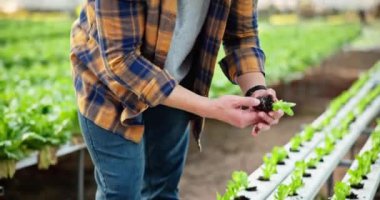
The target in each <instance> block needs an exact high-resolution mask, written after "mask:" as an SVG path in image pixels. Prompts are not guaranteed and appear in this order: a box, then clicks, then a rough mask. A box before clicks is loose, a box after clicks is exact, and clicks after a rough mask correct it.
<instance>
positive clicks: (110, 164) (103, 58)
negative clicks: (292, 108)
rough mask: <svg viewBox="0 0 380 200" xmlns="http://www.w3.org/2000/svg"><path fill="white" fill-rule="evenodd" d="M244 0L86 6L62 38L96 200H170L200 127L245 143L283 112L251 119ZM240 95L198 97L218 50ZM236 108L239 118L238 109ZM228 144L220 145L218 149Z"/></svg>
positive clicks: (258, 74)
mask: <svg viewBox="0 0 380 200" xmlns="http://www.w3.org/2000/svg"><path fill="white" fill-rule="evenodd" d="M256 7H257V2H256V1H254V0H144V1H143V0H87V1H86V3H85V5H84V7H83V10H82V11H81V14H80V16H79V19H78V20H76V22H75V23H74V24H73V27H72V33H71V57H70V58H71V62H72V72H73V80H74V85H75V90H76V97H77V104H78V109H79V121H80V125H81V129H82V132H83V136H84V139H85V142H86V144H87V148H88V151H89V153H90V156H91V159H92V161H93V163H94V173H95V180H96V183H97V191H96V199H128V200H134V199H178V182H179V180H180V177H181V174H182V170H183V167H184V164H185V159H186V153H187V148H188V144H189V134H190V132H191V133H193V134H194V136H195V139H196V141H197V143H198V145H199V147H200V137H201V132H202V129H203V124H204V119H205V118H211V119H216V120H220V121H222V122H225V123H228V124H230V125H233V126H235V127H238V128H246V127H252V134H253V135H256V134H258V133H259V132H260V131H264V130H267V129H269V128H270V126H272V125H274V124H276V123H278V120H279V119H280V118H281V116H282V115H283V113H282V112H281V111H278V112H269V113H264V112H258V111H256V110H255V109H253V107H254V106H257V105H258V104H259V100H258V99H257V97H259V96H263V95H272V97H273V98H274V99H276V94H275V92H274V90H272V89H267V88H266V87H265V77H264V57H265V56H264V53H263V51H262V50H261V49H260V44H259V39H258V30H257V12H256ZM222 43H223V45H224V50H225V53H226V56H225V58H223V59H222V60H221V61H220V65H221V67H222V70H223V72H224V73H225V75H226V76H227V77H228V78H229V80H230V81H231V82H232V83H234V84H238V85H239V86H240V87H241V90H242V92H243V93H247V91H248V93H249V94H248V96H247V97H244V96H236V95H227V94H226V95H225V96H222V97H220V98H216V99H210V98H208V97H207V96H208V91H209V88H210V84H211V79H212V75H213V71H214V66H215V65H216V59H217V54H218V50H219V48H220V46H221V44H222ZM243 107H245V109H242V108H243ZM226 142H228V141H226Z"/></svg>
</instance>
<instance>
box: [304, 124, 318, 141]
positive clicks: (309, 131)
mask: <svg viewBox="0 0 380 200" xmlns="http://www.w3.org/2000/svg"><path fill="white" fill-rule="evenodd" d="M303 132H304V134H303V135H302V140H303V141H304V142H310V141H311V139H313V137H314V134H315V129H314V128H313V127H312V126H311V125H308V126H306V127H305V129H304V130H303Z"/></svg>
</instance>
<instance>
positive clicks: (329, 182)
mask: <svg viewBox="0 0 380 200" xmlns="http://www.w3.org/2000/svg"><path fill="white" fill-rule="evenodd" d="M327 194H328V195H329V196H331V195H333V194H334V171H333V172H332V174H331V175H330V177H329V179H328V180H327Z"/></svg>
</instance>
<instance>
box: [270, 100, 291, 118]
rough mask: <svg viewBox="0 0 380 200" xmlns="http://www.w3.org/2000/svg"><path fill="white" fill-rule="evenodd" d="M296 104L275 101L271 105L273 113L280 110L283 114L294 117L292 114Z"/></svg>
mask: <svg viewBox="0 0 380 200" xmlns="http://www.w3.org/2000/svg"><path fill="white" fill-rule="evenodd" d="M295 105H296V104H295V103H292V102H286V101H283V100H279V101H276V102H274V103H273V110H274V111H278V110H282V111H284V113H286V114H287V115H289V116H293V115H294V112H293V109H292V108H293V107H294V106H295Z"/></svg>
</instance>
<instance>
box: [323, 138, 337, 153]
mask: <svg viewBox="0 0 380 200" xmlns="http://www.w3.org/2000/svg"><path fill="white" fill-rule="evenodd" d="M334 143H335V141H334V139H332V138H331V137H329V136H326V138H325V155H328V154H330V153H331V151H332V150H334V148H335V144H334Z"/></svg>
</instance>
